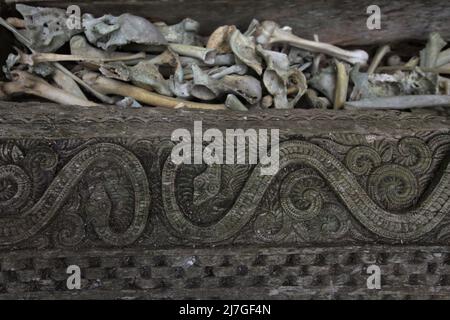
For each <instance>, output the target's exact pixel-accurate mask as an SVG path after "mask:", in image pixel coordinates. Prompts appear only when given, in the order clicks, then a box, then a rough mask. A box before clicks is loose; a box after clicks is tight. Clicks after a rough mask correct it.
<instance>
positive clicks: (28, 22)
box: [10, 4, 82, 52]
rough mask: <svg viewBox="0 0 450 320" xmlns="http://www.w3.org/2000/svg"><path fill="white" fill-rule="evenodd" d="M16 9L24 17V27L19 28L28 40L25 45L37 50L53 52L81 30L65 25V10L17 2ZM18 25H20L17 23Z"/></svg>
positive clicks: (66, 16) (15, 21)
mask: <svg viewBox="0 0 450 320" xmlns="http://www.w3.org/2000/svg"><path fill="white" fill-rule="evenodd" d="M16 9H17V11H19V12H20V14H21V15H22V16H23V17H24V24H25V29H22V28H20V29H22V30H20V33H21V34H22V35H23V36H24V37H25V38H27V39H28V40H29V43H27V45H29V46H30V47H31V48H33V49H35V50H37V51H39V52H55V51H56V50H58V49H59V48H61V47H62V46H63V45H64V44H65V43H66V42H67V41H69V39H70V38H71V37H72V36H74V35H75V34H78V33H81V32H82V30H81V29H76V28H68V27H67V24H66V21H67V20H68V19H69V16H68V14H67V13H66V10H63V9H58V8H41V7H31V6H27V5H23V4H17V5H16ZM10 21H12V22H13V23H17V22H18V21H17V20H11V19H10ZM19 27H22V25H21V24H19Z"/></svg>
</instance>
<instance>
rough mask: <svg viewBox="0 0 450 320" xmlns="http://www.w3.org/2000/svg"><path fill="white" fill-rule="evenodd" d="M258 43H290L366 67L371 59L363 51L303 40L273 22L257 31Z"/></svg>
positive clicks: (266, 23)
mask: <svg viewBox="0 0 450 320" xmlns="http://www.w3.org/2000/svg"><path fill="white" fill-rule="evenodd" d="M256 42H257V43H259V44H261V45H267V44H275V43H288V44H289V45H291V46H293V47H297V48H300V49H304V50H308V51H311V52H317V53H324V54H327V55H329V56H332V57H336V58H338V59H341V60H344V61H347V62H349V63H351V64H356V63H359V64H361V65H365V64H366V63H367V60H368V59H369V55H368V54H367V52H365V51H363V50H353V51H349V50H344V49H341V48H339V47H336V46H333V45H331V44H328V43H322V42H318V41H311V40H306V39H302V38H300V37H297V36H295V35H293V34H292V33H290V32H287V31H285V30H283V29H281V28H280V27H279V26H278V24H276V23H275V22H273V21H264V22H263V23H262V24H261V25H260V26H259V28H258V30H257V31H256Z"/></svg>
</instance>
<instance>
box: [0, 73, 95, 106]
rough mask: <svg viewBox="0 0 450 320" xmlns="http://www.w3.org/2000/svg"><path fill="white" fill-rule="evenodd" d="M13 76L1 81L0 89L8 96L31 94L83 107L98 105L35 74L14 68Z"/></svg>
mask: <svg viewBox="0 0 450 320" xmlns="http://www.w3.org/2000/svg"><path fill="white" fill-rule="evenodd" d="M11 76H12V80H13V81H12V82H6V83H0V87H1V90H0V91H2V92H3V94H4V95H6V96H12V95H17V94H29V95H33V96H37V97H41V98H44V99H47V100H50V101H53V102H55V103H59V104H64V105H77V106H82V107H94V106H98V104H97V103H94V102H91V101H88V100H85V99H82V98H79V97H77V96H75V95H72V94H70V93H68V92H66V91H64V90H61V89H59V88H56V87H54V86H52V85H50V84H49V83H48V82H46V81H45V80H43V79H41V78H39V77H36V76H33V75H31V74H29V73H28V72H25V71H19V70H14V71H12V72H11Z"/></svg>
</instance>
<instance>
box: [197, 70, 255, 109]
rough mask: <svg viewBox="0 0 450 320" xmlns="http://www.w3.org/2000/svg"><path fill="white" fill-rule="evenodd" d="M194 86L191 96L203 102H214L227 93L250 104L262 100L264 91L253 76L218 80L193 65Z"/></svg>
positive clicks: (235, 76)
mask: <svg viewBox="0 0 450 320" xmlns="http://www.w3.org/2000/svg"><path fill="white" fill-rule="evenodd" d="M192 71H193V75H194V86H193V87H192V91H191V94H192V95H193V96H194V97H196V98H198V99H201V100H213V99H216V98H218V97H220V96H222V95H224V94H225V93H234V94H237V95H239V96H241V97H243V98H244V99H245V100H247V101H248V102H249V103H250V104H255V103H257V102H259V101H260V100H261V96H262V89H261V84H260V82H259V81H258V80H257V79H255V78H253V77H251V76H237V75H228V76H225V77H223V78H222V79H220V80H216V79H213V78H211V77H210V76H208V75H207V74H206V73H204V72H203V71H202V70H201V69H200V68H199V67H198V66H196V65H193V66H192Z"/></svg>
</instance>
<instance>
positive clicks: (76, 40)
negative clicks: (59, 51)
mask: <svg viewBox="0 0 450 320" xmlns="http://www.w3.org/2000/svg"><path fill="white" fill-rule="evenodd" d="M70 52H71V54H72V55H75V56H83V57H86V58H89V59H92V60H93V61H96V60H97V61H101V62H105V61H129V60H133V58H135V57H137V56H138V57H139V58H141V56H142V57H143V58H145V54H143V53H138V54H137V55H136V54H131V53H124V52H116V51H113V52H109V51H103V50H100V49H97V48H95V47H93V46H91V45H90V44H89V43H88V42H87V40H86V38H85V37H83V36H79V35H77V36H74V37H72V39H70Z"/></svg>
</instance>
